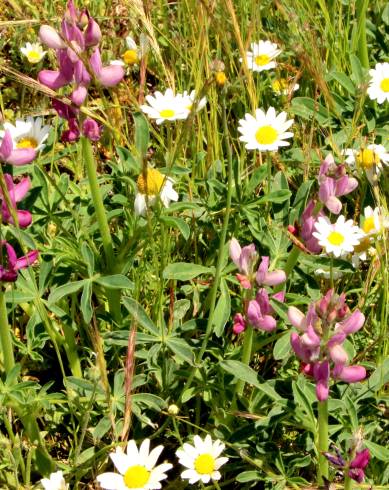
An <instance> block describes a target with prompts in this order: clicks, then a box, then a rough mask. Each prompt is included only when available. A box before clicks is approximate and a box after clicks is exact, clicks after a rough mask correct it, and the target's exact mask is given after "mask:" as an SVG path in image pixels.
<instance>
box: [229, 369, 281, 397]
mask: <svg viewBox="0 0 389 490" xmlns="http://www.w3.org/2000/svg"><path fill="white" fill-rule="evenodd" d="M219 365H220V367H221V368H222V369H224V370H225V371H227V372H228V373H230V374H232V375H234V376H235V377H236V378H238V379H241V380H242V381H244V382H246V383H248V384H250V385H253V386H255V387H256V388H258V389H259V390H261V391H262V392H263V393H264V394H265V395H267V396H268V397H269V398H271V399H272V400H274V401H278V402H282V401H283V399H282V398H281V397H280V395H279V394H278V393H277V392H276V391H275V390H274V388H273V387H272V386H270V385H269V383H260V382H259V381H258V374H257V372H256V371H254V369H252V368H251V367H250V366H247V364H244V363H243V362H240V361H235V360H228V361H220V363H219Z"/></svg>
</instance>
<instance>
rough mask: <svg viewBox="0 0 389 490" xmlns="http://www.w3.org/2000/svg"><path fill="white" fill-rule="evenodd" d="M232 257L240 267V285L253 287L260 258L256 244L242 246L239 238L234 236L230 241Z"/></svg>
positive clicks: (248, 287)
mask: <svg viewBox="0 0 389 490" xmlns="http://www.w3.org/2000/svg"><path fill="white" fill-rule="evenodd" d="M230 257H231V259H232V261H233V262H234V264H235V265H236V267H237V268H238V269H239V274H237V275H236V277H237V279H238V281H239V282H240V285H241V286H242V288H243V289H251V287H252V279H253V278H252V276H253V271H254V267H255V265H256V262H257V259H258V254H257V252H256V250H255V245H254V244H253V243H251V244H250V245H246V246H245V247H243V248H241V246H240V245H239V242H238V240H237V239H236V238H232V239H231V241H230Z"/></svg>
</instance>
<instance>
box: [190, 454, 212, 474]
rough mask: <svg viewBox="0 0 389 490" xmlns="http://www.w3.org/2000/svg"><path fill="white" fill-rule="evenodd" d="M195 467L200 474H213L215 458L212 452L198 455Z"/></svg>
mask: <svg viewBox="0 0 389 490" xmlns="http://www.w3.org/2000/svg"><path fill="white" fill-rule="evenodd" d="M194 467H195V470H196V471H197V473H199V474H200V475H211V474H212V472H213V471H214V470H215V458H214V457H213V456H212V455H211V454H200V456H197V458H196V460H195V462H194Z"/></svg>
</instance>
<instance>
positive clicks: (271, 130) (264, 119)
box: [238, 107, 293, 151]
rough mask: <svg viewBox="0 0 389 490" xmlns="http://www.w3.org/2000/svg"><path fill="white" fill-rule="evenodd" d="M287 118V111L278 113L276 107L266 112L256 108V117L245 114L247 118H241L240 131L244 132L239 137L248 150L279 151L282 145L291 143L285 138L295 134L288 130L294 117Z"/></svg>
mask: <svg viewBox="0 0 389 490" xmlns="http://www.w3.org/2000/svg"><path fill="white" fill-rule="evenodd" d="M286 118H287V114H286V112H280V113H279V114H276V111H275V109H274V107H270V108H269V109H268V110H267V112H266V113H265V112H264V111H263V110H262V109H256V111H255V117H254V116H252V115H251V114H245V118H244V119H240V120H239V124H240V126H239V127H238V131H239V132H240V133H241V134H242V136H239V139H240V141H243V142H244V143H245V146H246V148H247V149H248V150H259V151H277V150H278V148H279V147H281V146H289V145H290V143H289V142H288V141H285V140H286V139H288V138H292V136H293V133H291V132H288V131H287V129H289V128H290V126H291V125H292V124H293V119H289V120H287V119H286Z"/></svg>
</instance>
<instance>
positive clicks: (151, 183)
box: [137, 168, 165, 196]
mask: <svg viewBox="0 0 389 490" xmlns="http://www.w3.org/2000/svg"><path fill="white" fill-rule="evenodd" d="M164 180H165V177H164V176H163V175H162V174H161V172H159V171H158V170H156V169H155V168H149V169H147V173H146V180H145V179H144V177H143V174H140V175H139V177H138V181H137V185H138V190H139V192H140V193H141V194H147V195H148V196H156V195H158V194H159V191H160V190H161V187H162V185H163V182H164Z"/></svg>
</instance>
